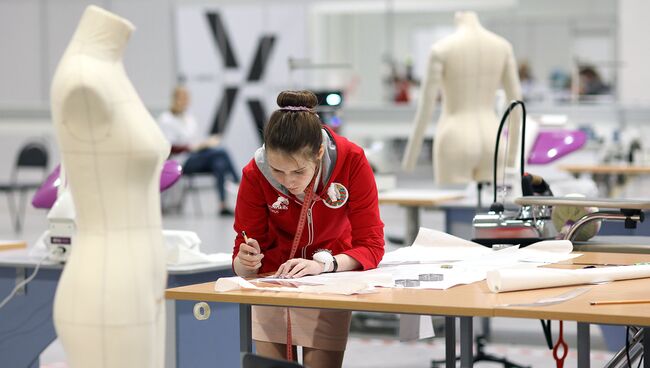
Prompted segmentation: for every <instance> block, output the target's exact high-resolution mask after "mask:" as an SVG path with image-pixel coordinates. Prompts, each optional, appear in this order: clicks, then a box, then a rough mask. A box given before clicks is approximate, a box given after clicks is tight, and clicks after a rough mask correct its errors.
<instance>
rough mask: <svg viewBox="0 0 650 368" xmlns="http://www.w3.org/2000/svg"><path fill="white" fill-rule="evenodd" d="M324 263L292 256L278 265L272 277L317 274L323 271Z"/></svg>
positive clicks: (289, 277) (288, 277) (291, 277)
mask: <svg viewBox="0 0 650 368" xmlns="http://www.w3.org/2000/svg"><path fill="white" fill-rule="evenodd" d="M324 266H325V265H324V264H322V263H320V262H316V261H312V260H309V259H304V258H293V259H290V260H288V261H286V262H284V263H283V264H281V265H280V268H278V270H277V271H276V272H275V275H273V277H279V278H284V279H293V278H298V277H303V276H307V275H318V274H320V273H322V272H323V267H324Z"/></svg>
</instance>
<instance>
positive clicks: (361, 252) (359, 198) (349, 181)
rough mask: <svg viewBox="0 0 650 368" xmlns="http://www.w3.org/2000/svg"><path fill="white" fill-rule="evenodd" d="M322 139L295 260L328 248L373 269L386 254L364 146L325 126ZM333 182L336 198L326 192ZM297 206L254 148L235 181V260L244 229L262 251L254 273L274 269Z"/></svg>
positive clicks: (285, 252)
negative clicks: (316, 175)
mask: <svg viewBox="0 0 650 368" xmlns="http://www.w3.org/2000/svg"><path fill="white" fill-rule="evenodd" d="M323 140H324V144H325V148H326V150H325V155H324V158H323V166H322V167H323V168H322V174H321V180H319V186H318V189H317V190H316V193H315V200H314V203H313V205H312V207H311V208H312V211H311V221H309V218H308V220H307V221H306V224H305V228H304V230H303V233H302V237H301V241H300V243H299V245H298V249H297V250H296V254H295V255H294V258H306V259H311V258H312V255H313V254H314V253H315V252H316V251H317V250H319V249H329V250H331V251H332V254H334V255H336V254H341V253H344V254H347V255H349V256H350V257H352V258H354V259H355V260H357V261H358V262H359V263H361V265H362V267H363V269H364V270H367V269H371V268H375V267H377V264H378V263H379V262H380V261H381V258H382V257H383V255H384V224H383V223H382V221H381V219H380V218H379V203H378V199H377V186H376V184H375V178H374V175H373V173H372V170H371V169H370V165H369V164H368V160H367V159H366V157H365V154H364V152H363V149H361V148H360V147H359V146H357V145H356V144H354V143H352V142H350V141H348V140H347V139H346V138H343V137H341V136H338V135H336V134H335V133H333V132H332V131H331V130H330V129H328V128H325V129H324V130H323ZM333 183H337V184H335V186H334V187H332V188H336V189H337V192H338V194H337V195H338V196H339V198H338V199H339V201H338V202H333V200H332V197H331V194H330V195H328V189H329V188H330V187H331V186H332V184H333ZM329 192H330V193H332V190H331V189H330V191H329ZM346 192H347V194H346ZM324 198H325V199H326V200H324ZM326 202H327V203H326ZM343 202H344V203H343ZM328 204H329V206H328ZM301 207H302V202H301V201H299V200H298V199H297V198H296V197H295V196H294V195H292V194H291V193H289V192H288V191H287V190H286V188H284V187H283V186H282V185H280V184H279V183H277V182H276V181H275V180H274V179H273V177H272V176H271V174H270V168H269V167H268V165H267V164H266V155H265V152H264V148H263V147H262V148H260V149H258V150H257V152H256V153H255V158H253V159H252V160H251V161H250V162H249V163H248V165H246V167H244V170H243V175H242V180H241V183H240V185H239V193H238V194H237V207H236V208H235V224H234V229H235V231H236V232H237V237H236V238H235V246H234V250H233V260H234V258H235V257H236V256H237V253H238V252H239V244H241V243H243V242H244V239H243V237H242V235H241V232H242V230H244V231H246V235H247V236H248V237H250V238H254V239H256V240H257V241H258V242H259V244H260V247H261V250H262V253H264V258H263V259H262V267H261V268H260V269H259V271H258V272H259V273H266V272H274V271H276V270H277V269H278V267H280V265H281V264H282V263H284V262H285V261H287V260H288V259H289V254H290V252H291V245H292V243H293V237H294V234H295V233H296V227H297V226H298V218H299V217H300V210H301ZM331 207H334V208H331Z"/></svg>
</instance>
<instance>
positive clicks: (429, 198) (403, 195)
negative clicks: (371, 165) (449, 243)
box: [379, 188, 465, 207]
mask: <svg viewBox="0 0 650 368" xmlns="http://www.w3.org/2000/svg"><path fill="white" fill-rule="evenodd" d="M462 198H465V191H460V190H436V189H407V188H399V189H391V190H387V191H381V192H379V204H397V205H401V206H427V207H435V206H439V205H441V204H443V203H448V202H451V201H455V200H458V199H462Z"/></svg>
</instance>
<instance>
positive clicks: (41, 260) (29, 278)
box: [0, 255, 49, 309]
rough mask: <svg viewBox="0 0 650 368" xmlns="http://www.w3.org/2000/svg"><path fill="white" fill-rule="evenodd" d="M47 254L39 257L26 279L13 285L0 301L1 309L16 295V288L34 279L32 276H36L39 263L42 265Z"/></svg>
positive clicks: (39, 266)
mask: <svg viewBox="0 0 650 368" xmlns="http://www.w3.org/2000/svg"><path fill="white" fill-rule="evenodd" d="M48 256H49V255H45V256H44V257H43V258H41V259H40V260H39V261H38V263H37V264H36V267H35V268H34V272H32V274H31V275H29V277H28V278H26V279H24V280H23V281H21V282H20V283H18V284H17V285H16V286H15V287H14V289H13V290H12V291H11V293H9V295H7V297H5V298H4V299H3V300H2V302H0V309H2V308H3V307H4V306H5V305H7V303H9V301H10V300H11V299H12V298H13V297H14V296H16V293H17V292H18V290H20V289H21V288H23V287H24V286H25V285H27V284H28V283H29V282H30V281H32V280H33V279H34V277H36V274H37V273H38V270H39V269H40V268H41V265H42V264H43V262H44V261H45V260H46V259H47V258H48Z"/></svg>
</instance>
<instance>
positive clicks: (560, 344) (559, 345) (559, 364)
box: [553, 321, 569, 368]
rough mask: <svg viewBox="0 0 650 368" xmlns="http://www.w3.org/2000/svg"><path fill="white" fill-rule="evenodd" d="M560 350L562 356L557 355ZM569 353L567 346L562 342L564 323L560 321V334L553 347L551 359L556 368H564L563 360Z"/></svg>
mask: <svg viewBox="0 0 650 368" xmlns="http://www.w3.org/2000/svg"><path fill="white" fill-rule="evenodd" d="M560 348H561V349H562V356H560V355H559V351H560ZM568 353H569V346H568V345H567V344H566V342H564V321H560V334H559V336H558V338H557V343H556V344H555V346H554V347H553V358H555V363H556V367H557V368H563V367H564V359H565V358H566V356H567V354H568Z"/></svg>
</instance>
